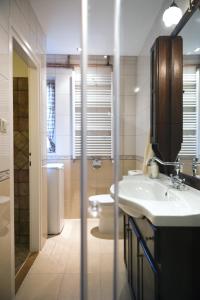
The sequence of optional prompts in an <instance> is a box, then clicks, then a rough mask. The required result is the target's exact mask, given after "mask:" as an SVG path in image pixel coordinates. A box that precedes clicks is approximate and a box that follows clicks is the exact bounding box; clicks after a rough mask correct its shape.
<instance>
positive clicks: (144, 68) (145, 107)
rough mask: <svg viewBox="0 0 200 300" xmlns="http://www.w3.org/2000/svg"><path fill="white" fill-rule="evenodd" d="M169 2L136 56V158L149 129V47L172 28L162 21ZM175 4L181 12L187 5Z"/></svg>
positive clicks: (186, 2) (141, 153)
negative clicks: (138, 89)
mask: <svg viewBox="0 0 200 300" xmlns="http://www.w3.org/2000/svg"><path fill="white" fill-rule="evenodd" d="M170 4H171V1H169V0H166V1H165V2H164V5H163V7H162V9H161V11H160V13H159V15H158V17H157V19H156V21H155V23H154V25H153V27H152V28H151V30H150V32H149V35H148V38H147V39H146V41H145V43H144V45H143V48H142V51H141V53H140V55H139V56H138V65H137V85H138V86H139V87H140V92H139V93H138V94H137V100H136V155H137V156H138V158H142V157H143V155H144V150H145V146H146V142H147V138H148V136H149V129H150V49H151V46H152V45H153V43H154V41H155V39H156V38H157V37H158V36H160V35H169V34H170V33H171V32H172V30H173V28H166V27H165V26H164V23H163V21H162V15H163V12H164V10H165V9H166V8H167V7H169V5H170ZM177 4H178V5H179V7H181V8H182V10H183V12H185V10H186V8H187V7H188V1H186V0H183V1H177Z"/></svg>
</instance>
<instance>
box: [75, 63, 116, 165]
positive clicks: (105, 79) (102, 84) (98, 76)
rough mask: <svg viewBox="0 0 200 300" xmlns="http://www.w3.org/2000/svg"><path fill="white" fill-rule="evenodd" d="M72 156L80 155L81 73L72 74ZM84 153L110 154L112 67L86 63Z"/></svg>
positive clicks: (92, 154)
mask: <svg viewBox="0 0 200 300" xmlns="http://www.w3.org/2000/svg"><path fill="white" fill-rule="evenodd" d="M72 116H73V132H72V136H73V158H74V159H75V158H76V157H79V156H80V155H81V75H80V70H79V69H76V70H75V71H74V72H73V76H72ZM87 155H88V156H98V157H102V156H108V157H111V156H112V69H111V67H107V66H106V67H104V66H102V67H94V68H92V67H89V68H88V75H87Z"/></svg>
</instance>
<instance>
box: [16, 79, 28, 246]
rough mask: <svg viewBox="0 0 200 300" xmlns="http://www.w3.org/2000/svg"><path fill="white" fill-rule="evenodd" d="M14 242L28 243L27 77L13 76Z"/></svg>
mask: <svg viewBox="0 0 200 300" xmlns="http://www.w3.org/2000/svg"><path fill="white" fill-rule="evenodd" d="M13 89H14V186H15V190H14V196H15V200H14V201H15V242H16V243H20V244H28V243H29V120H28V78H14V80H13Z"/></svg>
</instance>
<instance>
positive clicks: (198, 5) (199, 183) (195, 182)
mask: <svg viewBox="0 0 200 300" xmlns="http://www.w3.org/2000/svg"><path fill="white" fill-rule="evenodd" d="M197 9H200V0H193V1H192V4H191V7H189V8H188V9H187V11H186V12H185V14H184V15H183V17H182V18H181V20H180V22H179V23H178V24H177V26H176V27H175V29H174V30H173V31H172V33H171V36H172V37H176V36H177V35H178V34H179V33H180V31H181V30H182V29H183V27H184V26H185V25H186V24H187V22H188V21H189V19H190V18H191V17H192V15H193V14H194V13H195V12H196V10H197ZM180 177H181V178H185V181H186V184H188V185H190V186H191V187H194V188H195V189H198V190H200V179H198V178H196V177H194V176H190V175H187V174H185V173H181V174H180Z"/></svg>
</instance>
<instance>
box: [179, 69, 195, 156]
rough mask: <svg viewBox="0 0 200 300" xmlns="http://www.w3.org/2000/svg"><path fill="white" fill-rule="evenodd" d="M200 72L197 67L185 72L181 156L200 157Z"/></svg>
mask: <svg viewBox="0 0 200 300" xmlns="http://www.w3.org/2000/svg"><path fill="white" fill-rule="evenodd" d="M198 74H199V72H198V71H197V69H196V67H195V66H185V67H184V70H183V90H184V93H183V143H182V146H181V151H180V155H182V156H193V157H194V156H197V155H198V134H199V133H198V126H199V117H198V115H199V88H198V86H199V75H198Z"/></svg>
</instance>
